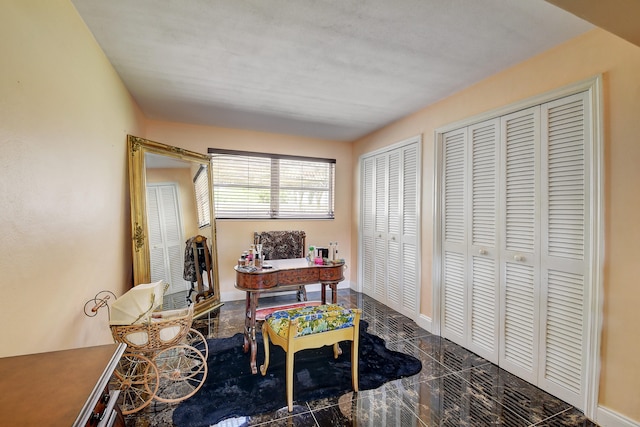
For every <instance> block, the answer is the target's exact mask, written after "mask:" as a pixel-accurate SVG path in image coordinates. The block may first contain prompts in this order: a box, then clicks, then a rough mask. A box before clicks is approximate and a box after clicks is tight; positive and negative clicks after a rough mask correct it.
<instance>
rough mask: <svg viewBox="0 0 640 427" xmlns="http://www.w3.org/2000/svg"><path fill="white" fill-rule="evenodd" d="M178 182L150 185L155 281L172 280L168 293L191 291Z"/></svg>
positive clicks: (150, 215)
mask: <svg viewBox="0 0 640 427" xmlns="http://www.w3.org/2000/svg"><path fill="white" fill-rule="evenodd" d="M177 191H178V190H177V188H176V186H175V185H150V186H148V187H147V212H148V222H149V247H150V259H151V264H150V268H151V281H152V282H155V281H158V280H164V281H166V282H168V283H169V288H168V289H167V292H166V293H167V294H172V293H176V292H179V291H184V290H188V289H189V287H190V284H189V283H188V282H186V281H185V280H184V278H183V270H184V239H183V236H182V223H181V220H180V209H179V204H178V193H177Z"/></svg>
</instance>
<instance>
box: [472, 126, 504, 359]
mask: <svg viewBox="0 0 640 427" xmlns="http://www.w3.org/2000/svg"><path fill="white" fill-rule="evenodd" d="M468 141H469V147H470V149H469V150H468V151H469V155H470V159H469V161H468V164H469V167H467V168H466V170H467V171H468V175H469V184H468V189H469V191H468V198H467V205H468V206H469V209H470V215H468V216H467V221H468V222H467V228H468V230H470V233H469V235H468V240H469V246H468V253H469V259H468V265H467V269H468V271H469V280H468V282H467V284H468V287H467V290H466V296H467V299H468V301H467V312H468V318H467V322H468V324H467V328H466V329H467V331H468V334H467V346H468V348H469V349H470V350H472V351H474V352H475V353H477V354H479V355H480V356H482V357H484V358H485V359H487V360H489V361H491V362H493V363H498V343H499V329H500V328H499V320H500V315H499V314H500V306H499V301H500V287H499V283H500V276H499V245H498V241H499V230H498V229H499V224H500V223H499V214H498V212H499V211H498V205H499V198H498V194H499V186H498V182H499V177H498V170H499V168H498V164H499V163H498V159H499V155H500V151H499V147H500V120H499V119H493V120H489V121H488V122H483V123H479V124H476V125H473V126H470V127H469V129H468Z"/></svg>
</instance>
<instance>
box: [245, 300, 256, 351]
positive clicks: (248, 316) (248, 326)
mask: <svg viewBox="0 0 640 427" xmlns="http://www.w3.org/2000/svg"><path fill="white" fill-rule="evenodd" d="M246 294H247V295H246V297H245V304H244V343H243V344H242V351H244V352H245V353H246V352H247V351H249V336H250V334H251V319H252V318H253V317H254V316H255V312H254V314H253V315H252V314H251V292H246Z"/></svg>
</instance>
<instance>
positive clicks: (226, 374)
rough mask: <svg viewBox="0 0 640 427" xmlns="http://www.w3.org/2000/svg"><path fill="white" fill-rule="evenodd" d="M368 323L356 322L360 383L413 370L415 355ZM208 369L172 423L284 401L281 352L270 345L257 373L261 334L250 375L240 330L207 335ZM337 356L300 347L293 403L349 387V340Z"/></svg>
mask: <svg viewBox="0 0 640 427" xmlns="http://www.w3.org/2000/svg"><path fill="white" fill-rule="evenodd" d="M367 327H368V324H367V322H365V321H361V322H360V346H359V353H360V354H359V359H360V360H359V363H358V368H359V372H358V377H359V382H358V385H359V388H360V391H362V390H370V389H375V388H378V387H380V386H381V385H382V384H384V383H386V382H388V381H391V380H395V379H398V378H403V377H407V376H411V375H414V374H417V373H418V372H420V370H421V369H422V364H421V363H420V361H419V360H418V359H416V358H415V357H413V356H410V355H408V354H404V353H399V352H396V351H392V350H389V349H387V348H386V347H385V341H384V340H383V339H382V338H379V337H377V336H375V335H371V334H369V333H367V332H366V331H367ZM208 342H209V359H208V361H207V363H208V367H209V373H208V375H207V379H206V381H205V384H204V385H203V386H202V388H201V389H200V390H199V391H198V393H196V394H195V395H194V396H193V397H191V398H190V399H187V400H185V401H184V402H182V403H180V405H179V406H178V407H177V408H176V410H175V411H174V413H173V422H174V424H175V425H177V426H180V427H200V426H210V425H213V424H216V423H218V422H220V421H222V420H224V419H226V418H230V417H241V416H251V415H257V414H262V413H269V412H273V411H275V410H277V409H280V408H282V407H286V406H287V396H286V382H285V353H284V351H283V350H282V349H281V348H280V347H278V346H275V345H273V344H271V347H270V359H271V360H270V363H269V370H268V371H267V375H266V376H262V374H260V364H262V363H263V361H264V347H263V346H264V344H263V342H262V335H261V334H259V335H258V356H257V363H258V373H257V374H256V375H253V374H251V369H250V367H249V360H250V354H249V353H246V354H245V353H244V352H243V351H242V342H243V338H242V334H236V335H234V336H233V337H231V338H221V339H213V340H209V341H208ZM340 347H341V348H342V355H341V356H340V357H338V359H334V358H333V348H332V347H331V346H325V347H321V348H319V349H308V350H302V351H299V352H297V353H296V355H295V365H294V366H295V369H294V374H293V375H294V384H293V395H294V403H295V402H296V401H298V402H304V401H313V400H318V399H322V398H327V397H332V396H340V395H342V394H344V393H346V392H348V391H351V390H352V386H351V361H350V359H351V343H350V342H348V341H345V342H342V343H341V344H340Z"/></svg>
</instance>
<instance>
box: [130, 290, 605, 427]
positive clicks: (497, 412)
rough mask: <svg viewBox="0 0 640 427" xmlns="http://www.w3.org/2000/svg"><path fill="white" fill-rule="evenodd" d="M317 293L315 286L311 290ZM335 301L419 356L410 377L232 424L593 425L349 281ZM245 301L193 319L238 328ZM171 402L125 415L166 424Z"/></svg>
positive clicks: (206, 327)
mask: <svg viewBox="0 0 640 427" xmlns="http://www.w3.org/2000/svg"><path fill="white" fill-rule="evenodd" d="M294 299H295V296H292V295H284V296H276V297H264V298H261V299H260V305H261V306H268V305H276V304H284V303H287V302H293V301H294ZM309 299H310V300H319V299H320V295H319V293H313V292H311V293H309ZM338 303H339V304H341V305H343V306H345V307H347V306H348V307H359V308H361V309H362V310H363V315H362V318H363V320H366V321H367V322H368V323H369V328H368V332H369V333H372V334H375V335H378V336H379V337H381V338H384V339H385V340H386V343H387V347H388V348H390V349H392V350H396V351H401V352H404V353H408V354H411V355H413V356H415V357H416V358H418V359H420V361H421V362H422V371H421V372H420V373H418V374H416V375H414V376H412V377H408V378H402V379H399V380H396V381H392V382H389V383H386V384H384V385H383V386H382V387H380V388H378V389H376V390H366V391H361V392H359V393H353V392H350V393H347V394H345V395H342V396H339V397H335V398H333V399H324V400H320V401H314V402H299V401H296V402H294V403H295V407H294V411H293V412H292V413H289V412H288V411H287V408H286V406H285V407H284V408H282V409H280V410H278V411H276V412H274V413H269V414H262V415H258V416H251V417H239V418H234V419H228V420H225V421H222V422H220V423H219V424H217V427H231V426H234V427H235V426H292V427H303V426H322V427H324V426H332V427H334V426H370V427H378V426H403V427H404V426H416V427H423V426H451V427H457V426H513V427H520V426H540V427H552V426H553V427H556V426H582V427H595V426H596V424H594V423H593V422H591V421H590V420H588V419H587V418H586V417H585V416H584V415H583V414H582V413H581V412H580V411H578V410H577V409H575V408H573V407H572V406H571V405H569V404H567V403H565V402H563V401H561V400H559V399H557V398H555V397H553V396H551V395H549V394H548V393H546V392H544V391H542V390H540V389H538V388H537V387H534V386H533V385H531V384H529V383H527V382H525V381H523V380H521V379H519V378H517V377H515V376H513V375H511V374H509V373H508V372H506V371H504V370H502V369H500V368H498V367H497V366H496V365H493V364H492V363H489V362H487V361H486V360H484V359H482V358H481V357H479V356H477V355H475V354H474V353H471V352H470V351H468V350H466V349H464V348H462V347H460V346H458V345H456V344H454V343H452V342H450V341H448V340H446V339H444V338H441V337H438V336H435V335H432V334H430V333H429V332H427V331H425V330H423V329H421V328H420V327H419V326H418V325H417V324H416V323H415V322H414V321H412V320H410V319H409V318H407V317H406V316H404V315H402V314H400V313H398V312H396V311H395V310H392V309H390V308H389V307H387V306H385V305H383V304H380V303H379V302H377V301H375V300H374V299H372V298H370V297H368V296H366V295H364V294H360V293H357V292H354V291H351V290H348V289H345V290H340V291H339V292H338ZM243 311H244V301H233V302H227V303H225V304H224V305H223V306H222V307H221V308H220V309H218V310H216V311H214V312H212V313H209V314H208V315H206V316H204V317H203V318H200V319H197V320H195V321H194V325H193V326H194V328H196V329H198V330H199V331H200V332H202V333H203V334H204V335H205V336H207V337H208V338H222V337H230V336H232V335H234V334H236V333H238V332H242V329H243V325H244V320H243V319H244V318H243ZM174 408H175V406H171V405H166V404H161V403H152V404H151V405H150V406H149V407H147V408H145V409H144V410H142V411H140V412H139V413H137V414H133V415H130V416H127V417H126V422H127V426H130V427H146V426H172V425H173V424H172V421H171V420H172V412H173V410H174Z"/></svg>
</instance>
